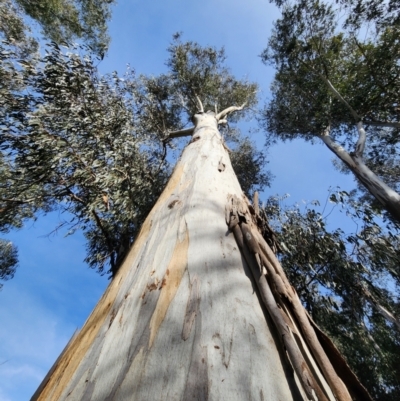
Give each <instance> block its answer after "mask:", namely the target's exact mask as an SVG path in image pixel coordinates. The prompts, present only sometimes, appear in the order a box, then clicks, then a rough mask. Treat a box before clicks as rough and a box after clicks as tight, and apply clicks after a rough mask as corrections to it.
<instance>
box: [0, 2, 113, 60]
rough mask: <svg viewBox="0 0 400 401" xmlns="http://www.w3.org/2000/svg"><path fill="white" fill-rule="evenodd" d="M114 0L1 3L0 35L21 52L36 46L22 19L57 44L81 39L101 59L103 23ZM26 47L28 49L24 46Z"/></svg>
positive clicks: (104, 41) (105, 44) (104, 34)
mask: <svg viewBox="0 0 400 401" xmlns="http://www.w3.org/2000/svg"><path fill="white" fill-rule="evenodd" d="M113 3H114V0H82V1H77V0H56V1H54V0H40V1H31V0H4V1H2V2H1V5H0V11H1V12H0V33H1V35H2V36H3V39H5V40H6V41H7V42H9V43H12V44H13V45H16V46H21V47H22V48H24V49H25V50H27V48H28V47H31V50H32V45H33V46H37V44H38V42H37V39H35V38H34V37H32V34H31V28H30V26H29V24H27V23H26V17H27V16H28V17H30V18H32V19H33V20H34V21H35V22H37V23H38V24H39V25H40V27H41V29H42V32H41V33H42V34H43V35H44V36H45V38H46V39H49V40H51V41H53V42H56V43H58V44H62V43H63V44H67V43H69V44H71V43H72V42H73V41H76V40H82V41H83V42H84V43H85V44H86V45H87V46H88V47H89V48H90V49H91V51H92V52H93V53H95V54H97V55H99V56H101V57H103V56H104V54H105V53H106V51H107V49H108V45H109V42H110V38H109V36H108V33H107V22H108V21H109V19H110V18H111V6H112V4H113ZM27 45H28V46H27Z"/></svg>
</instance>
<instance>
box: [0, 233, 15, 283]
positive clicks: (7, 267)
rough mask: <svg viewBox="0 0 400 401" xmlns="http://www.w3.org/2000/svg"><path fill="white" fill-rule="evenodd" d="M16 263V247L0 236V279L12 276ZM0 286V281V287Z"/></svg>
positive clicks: (7, 278)
mask: <svg viewBox="0 0 400 401" xmlns="http://www.w3.org/2000/svg"><path fill="white" fill-rule="evenodd" d="M17 264H18V250H17V248H16V247H15V246H14V245H13V244H12V243H11V242H9V241H5V240H4V239H1V238H0V280H9V279H10V278H13V277H14V273H15V269H16V267H17ZM2 286H3V284H1V283H0V289H1V287H2Z"/></svg>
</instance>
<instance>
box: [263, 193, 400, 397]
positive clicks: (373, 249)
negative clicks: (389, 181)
mask: <svg viewBox="0 0 400 401" xmlns="http://www.w3.org/2000/svg"><path fill="white" fill-rule="evenodd" d="M330 203H331V204H333V205H337V206H340V208H341V209H342V211H343V212H345V213H346V214H347V215H348V216H349V217H351V218H352V219H354V221H355V222H357V223H358V226H356V225H355V226H356V227H357V228H358V229H357V231H356V232H354V233H344V232H343V231H342V230H341V229H335V230H330V229H329V228H328V225H327V223H329V218H328V215H329V214H330V213H331V212H332V210H329V213H327V212H325V213H326V215H327V216H323V215H322V214H321V213H320V212H318V211H317V208H318V206H319V203H318V202H313V203H312V204H310V205H307V206H306V207H305V208H304V209H300V207H299V206H298V205H297V206H294V207H284V206H282V199H281V198H279V197H272V198H269V200H268V202H267V203H266V205H265V208H264V212H265V213H266V214H267V215H268V216H269V223H270V225H271V226H272V227H273V229H274V230H275V235H276V241H277V242H278V244H279V246H280V249H281V250H282V251H281V254H280V257H279V259H280V261H281V263H282V266H283V267H284V269H285V271H286V273H287V274H288V276H289V279H290V281H291V283H292V284H293V285H294V286H295V288H296V289H297V291H298V293H299V296H300V298H301V300H302V303H303V305H305V307H306V309H307V310H308V312H309V313H310V314H311V316H312V318H313V319H314V320H315V321H316V322H317V324H318V325H319V326H320V327H321V328H322V329H323V330H324V331H326V332H327V333H329V335H330V337H331V338H332V339H333V340H334V341H335V344H337V346H338V348H339V349H340V350H341V351H342V352H343V354H344V356H345V357H346V360H347V362H348V363H349V364H350V366H351V367H352V369H353V370H354V371H355V372H356V374H357V376H358V377H359V378H360V380H361V381H362V383H364V384H365V386H366V387H367V388H368V390H369V391H370V393H371V394H372V396H373V398H374V399H375V400H396V399H398V397H399V391H400V382H399V368H398V366H399V353H398V349H399V345H400V321H399V319H398V316H399V311H400V309H399V299H398V291H399V269H398V266H399V233H398V230H396V228H395V227H393V226H392V227H390V230H389V231H388V230H386V229H384V228H382V227H381V221H380V219H379V218H378V216H377V214H376V211H374V209H373V208H371V207H369V206H368V205H365V204H362V203H360V202H358V201H355V200H353V199H351V198H349V196H348V194H347V193H346V192H344V191H338V192H333V193H331V195H330ZM326 206H327V205H325V208H324V210H326Z"/></svg>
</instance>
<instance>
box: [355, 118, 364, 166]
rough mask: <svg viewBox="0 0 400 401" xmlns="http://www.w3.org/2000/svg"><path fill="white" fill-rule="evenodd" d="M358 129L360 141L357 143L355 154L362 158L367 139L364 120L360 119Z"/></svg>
mask: <svg viewBox="0 0 400 401" xmlns="http://www.w3.org/2000/svg"><path fill="white" fill-rule="evenodd" d="M357 131H358V141H357V143H356V150H355V154H356V156H357V157H359V158H362V156H363V153H364V149H365V141H366V135H365V130H364V127H363V123H362V121H359V122H358V123H357Z"/></svg>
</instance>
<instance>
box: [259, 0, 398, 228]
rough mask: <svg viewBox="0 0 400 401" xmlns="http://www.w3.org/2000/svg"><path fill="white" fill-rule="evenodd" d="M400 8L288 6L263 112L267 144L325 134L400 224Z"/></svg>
mask: <svg viewBox="0 0 400 401" xmlns="http://www.w3.org/2000/svg"><path fill="white" fill-rule="evenodd" d="M278 4H282V3H281V2H278ZM373 6H374V7H373ZM397 6H398V4H397V3H396V2H388V3H385V4H383V3H382V2H380V1H371V2H363V1H360V2H357V5H354V3H353V2H346V1H343V2H342V3H341V4H340V5H334V4H331V3H324V2H320V1H314V0H301V1H297V2H295V3H293V4H292V5H288V4H286V3H285V5H284V6H283V8H282V18H281V19H279V20H278V21H277V22H276V24H275V29H274V31H273V34H272V36H271V38H270V40H269V44H268V48H267V49H266V50H265V51H264V52H263V54H262V58H263V60H264V62H265V63H269V64H272V65H274V66H275V67H276V68H277V72H276V75H275V79H274V82H273V84H272V98H271V100H270V101H269V102H268V104H267V106H266V107H265V110H264V120H263V123H264V127H265V129H266V132H267V141H268V142H271V141H274V140H276V138H280V139H283V140H290V139H292V138H295V137H302V138H304V139H305V140H307V141H310V140H313V139H314V138H320V139H322V141H324V142H325V144H326V145H327V146H328V148H329V149H330V150H332V151H333V152H334V153H335V154H336V155H337V156H338V157H339V158H340V160H342V161H343V162H344V163H345V164H346V166H347V167H348V168H349V169H350V170H351V171H353V173H354V174H355V176H356V177H357V178H358V179H359V180H360V182H361V184H362V185H363V186H364V188H366V190H367V191H369V192H370V193H371V194H372V195H373V196H374V197H375V198H376V199H377V200H378V203H380V207H383V208H384V209H387V210H389V211H390V212H391V213H392V215H395V216H396V219H397V221H399V220H398V209H399V204H398V197H399V195H398V194H396V193H395V192H394V191H397V192H398V191H399V186H398V185H399V183H398V171H397V165H398V158H397V154H398V137H399V128H400V122H399V109H398V100H397V97H398V93H399V89H400V87H399V82H400V81H399V79H398V77H399V73H400V70H399V63H398V60H399V51H400V48H399V44H400V42H399V37H400V35H399V34H400V27H399V25H398V23H397V22H396V21H397V19H396V18H397V17H396V15H398V13H396V10H397V11H398V8H396V7H397ZM374 10H375V11H374ZM385 10H389V11H390V12H389V13H388V14H387V13H386V11H385ZM343 14H344V17H343ZM364 125H365V129H364ZM341 145H342V146H344V148H345V149H347V150H345V149H344V148H342V147H341ZM360 170H363V171H364V172H365V174H367V172H368V174H370V176H371V177H372V176H373V175H374V174H375V178H374V180H375V183H376V184H377V183H378V181H379V184H377V185H378V186H379V185H381V189H382V192H386V194H390V195H388V196H389V197H392V198H393V199H394V198H395V199H396V201H394V202H393V204H391V205H389V203H390V201H389V202H387V201H386V200H384V199H382V198H381V194H379V193H376V191H375V192H374V189H373V188H372V187H373V185H371V184H370V182H368V179H366V178H365V177H364V176H363V173H360ZM386 184H387V185H386ZM390 187H391V189H390Z"/></svg>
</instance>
